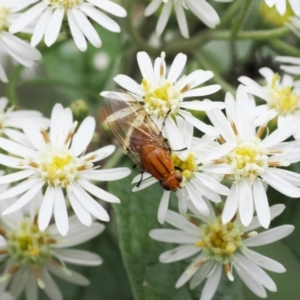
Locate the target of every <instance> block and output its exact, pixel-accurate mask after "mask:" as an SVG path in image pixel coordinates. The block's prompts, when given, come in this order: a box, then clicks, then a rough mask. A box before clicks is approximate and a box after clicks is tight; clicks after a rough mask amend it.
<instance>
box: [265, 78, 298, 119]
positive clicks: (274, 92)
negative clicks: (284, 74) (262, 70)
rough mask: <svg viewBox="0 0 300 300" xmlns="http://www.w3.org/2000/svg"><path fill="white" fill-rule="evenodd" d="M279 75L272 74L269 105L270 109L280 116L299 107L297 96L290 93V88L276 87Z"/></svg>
mask: <svg viewBox="0 0 300 300" xmlns="http://www.w3.org/2000/svg"><path fill="white" fill-rule="evenodd" d="M278 79H279V75H278V74H274V76H273V78H272V83H271V91H270V94H271V101H270V102H269V105H270V107H271V108H275V109H276V110H278V112H279V113H280V114H281V115H285V114H289V113H293V112H295V110H297V108H298V105H299V100H300V99H299V96H298V95H297V94H295V93H292V87H290V86H286V87H280V86H278Z"/></svg>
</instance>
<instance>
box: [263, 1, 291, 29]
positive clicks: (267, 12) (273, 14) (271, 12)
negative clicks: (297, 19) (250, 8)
mask: <svg viewBox="0 0 300 300" xmlns="http://www.w3.org/2000/svg"><path fill="white" fill-rule="evenodd" d="M282 1H285V0H282ZM259 12H260V14H261V15H262V16H263V17H264V19H265V20H266V21H268V22H269V23H271V24H274V25H278V26H283V25H284V24H285V23H286V22H288V21H289V19H290V17H292V16H294V13H293V11H292V9H291V7H290V5H289V4H287V8H286V11H285V14H284V15H283V16H282V15H281V14H280V13H279V12H278V11H277V9H276V6H275V5H274V6H273V7H269V6H268V5H267V4H266V3H265V2H263V3H262V4H261V5H260V8H259Z"/></svg>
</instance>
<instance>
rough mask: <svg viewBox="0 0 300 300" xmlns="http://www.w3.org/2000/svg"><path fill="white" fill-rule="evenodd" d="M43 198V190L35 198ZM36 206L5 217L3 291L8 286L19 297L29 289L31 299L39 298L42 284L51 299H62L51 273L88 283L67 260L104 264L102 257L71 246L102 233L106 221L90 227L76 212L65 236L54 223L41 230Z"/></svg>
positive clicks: (0, 249) (0, 230)
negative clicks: (83, 223) (79, 218)
mask: <svg viewBox="0 0 300 300" xmlns="http://www.w3.org/2000/svg"><path fill="white" fill-rule="evenodd" d="M41 198H42V195H41V194H39V195H38V196H37V197H36V198H35V199H34V200H33V202H35V203H36V204H37V203H41V200H42V199H41ZM4 202H5V201H1V209H3V208H5V206H7V205H8V203H6V205H5V203H4ZM3 206H4V207H3ZM36 208H37V207H36V206H34V205H30V206H29V207H27V208H26V210H19V211H17V212H16V213H15V214H14V215H7V216H4V217H2V218H1V222H0V224H1V225H0V238H1V239H0V253H1V255H0V259H1V261H2V262H3V265H2V271H1V274H0V295H2V294H3V293H4V291H5V290H8V291H9V292H10V293H11V294H12V295H13V296H14V297H15V298H18V297H19V296H20V295H21V294H22V293H23V292H25V294H26V298H27V299H28V300H37V299H38V287H39V288H41V289H43V290H44V292H45V293H46V295H47V296H48V297H49V298H50V299H55V300H60V299H61V300H62V299H63V296H62V294H61V292H60V290H59V288H58V286H57V285H56V283H55V282H54V280H53V279H52V276H51V275H52V274H53V275H55V276H57V277H59V278H61V279H64V280H66V281H69V282H71V283H74V284H76V285H83V286H86V285H88V284H89V281H88V279H87V278H86V277H84V276H83V275H81V274H79V273H77V272H75V271H72V270H70V269H69V268H68V267H67V266H66V265H65V263H71V264H75V265H84V266H98V265H100V264H101V263H102V259H101V257H99V256H98V255H97V254H95V253H91V252H89V251H85V250H76V249H72V248H70V247H73V246H76V245H79V244H82V243H84V242H86V241H88V240H90V239H92V238H94V237H95V236H97V235H99V234H100V233H101V232H102V231H103V230H104V225H102V224H99V223H97V222H92V223H91V225H90V227H85V226H83V225H82V224H81V223H80V221H79V220H78V219H77V217H76V216H75V215H74V216H72V217H70V219H69V221H70V222H69V223H70V230H69V232H68V234H67V235H66V236H65V237H62V236H61V235H60V234H59V232H57V230H56V228H55V226H54V225H50V226H49V227H48V228H47V229H46V230H45V231H41V230H39V228H38V225H37V219H38V218H39V217H38V216H37V215H36V214H35V212H36Z"/></svg>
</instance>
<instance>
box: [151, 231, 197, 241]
mask: <svg viewBox="0 0 300 300" xmlns="http://www.w3.org/2000/svg"><path fill="white" fill-rule="evenodd" d="M149 236H150V237H151V238H153V239H154V240H156V241H160V242H164V243H174V244H175V243H176V244H188V243H195V242H196V241H197V239H199V237H198V236H197V235H194V236H193V235H188V234H187V233H186V232H183V231H181V230H174V229H153V230H151V231H150V232H149Z"/></svg>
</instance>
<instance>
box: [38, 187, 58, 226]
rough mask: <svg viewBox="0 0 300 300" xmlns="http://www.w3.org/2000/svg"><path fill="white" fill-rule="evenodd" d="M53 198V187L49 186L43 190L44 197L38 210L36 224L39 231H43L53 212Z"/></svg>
mask: <svg viewBox="0 0 300 300" xmlns="http://www.w3.org/2000/svg"><path fill="white" fill-rule="evenodd" d="M54 199H55V194H54V188H53V187H51V186H49V187H48V188H47V190H46V192H45V195H44V199H43V202H42V205H41V208H40V211H39V217H38V224H39V229H40V230H41V231H44V230H45V229H46V228H47V227H48V225H49V223H50V219H51V216H52V212H53V205H54Z"/></svg>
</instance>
